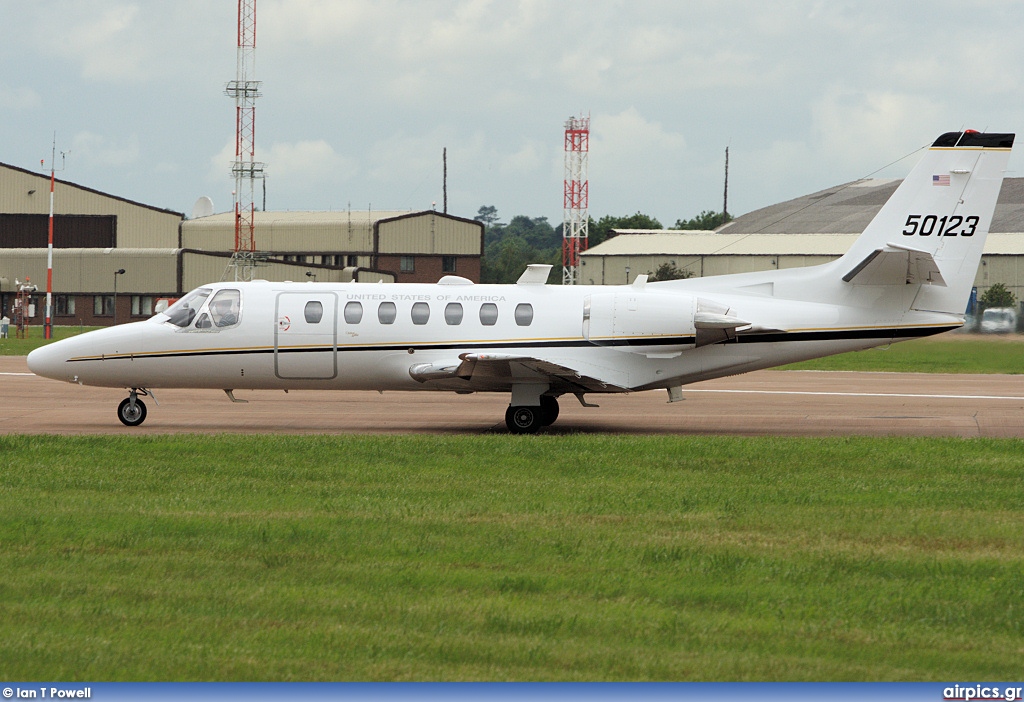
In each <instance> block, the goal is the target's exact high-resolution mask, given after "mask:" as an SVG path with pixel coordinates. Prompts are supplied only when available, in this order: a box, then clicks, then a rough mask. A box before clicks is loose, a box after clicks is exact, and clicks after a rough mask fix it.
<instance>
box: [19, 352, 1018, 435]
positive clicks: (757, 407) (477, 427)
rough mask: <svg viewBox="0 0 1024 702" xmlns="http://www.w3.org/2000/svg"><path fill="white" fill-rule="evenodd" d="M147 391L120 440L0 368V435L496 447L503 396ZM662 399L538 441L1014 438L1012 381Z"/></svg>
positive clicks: (768, 378)
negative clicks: (359, 437) (300, 437)
mask: <svg viewBox="0 0 1024 702" xmlns="http://www.w3.org/2000/svg"><path fill="white" fill-rule="evenodd" d="M235 395H236V397H238V398H239V399H246V400H249V403H248V404H232V403H231V402H230V401H229V400H228V399H227V397H226V396H225V395H224V394H223V393H221V392H218V391H215V390H162V391H160V390H158V391H157V392H156V397H157V399H158V400H159V401H160V405H159V406H158V405H157V404H156V403H155V402H153V400H152V398H145V401H146V404H147V406H148V408H149V417H148V418H147V419H146V422H145V424H143V425H142V426H141V427H136V428H134V429H131V428H128V427H125V426H123V425H122V424H121V423H120V422H119V421H118V420H117V415H116V409H117V404H118V403H119V402H120V401H121V400H122V399H124V398H125V397H126V396H127V392H126V391H124V390H118V389H115V388H90V387H81V386H77V385H71V384H69V383H62V382H58V381H55V380H48V379H44V378H39V377H37V376H35V375H33V374H32V373H30V372H29V370H28V367H27V366H26V365H25V359H24V357H19V356H9V357H0V407H2V408H0V434H68V435H72V434H125V435H132V436H135V435H143V434H179V433H239V434H241V433H255V434H347V433H394V434H402V433H467V434H475V433H485V432H496V433H506V432H507V430H506V429H505V423H504V412H505V407H506V406H507V405H508V396H507V395H488V394H477V395H465V396H459V395H454V394H452V393H440V392H408V393H398V392H389V393H385V394H383V395H381V394H378V393H373V392H347V391H309V390H303V391H293V392H291V393H287V394H285V393H283V392H280V391H269V390H254V391H237V392H236V393H235ZM683 396H684V397H685V398H686V399H685V401H683V402H677V403H674V404H668V403H667V402H666V399H667V397H666V394H665V393H664V392H660V391H659V392H644V393H636V394H630V395H588V396H587V399H588V401H590V402H596V403H597V404H599V405H600V408H585V407H581V406H580V405H579V403H578V402H577V401H576V399H575V398H573V397H563V398H561V400H560V405H561V416H560V417H559V419H558V421H557V422H556V423H555V425H554V426H552V427H549V428H548V429H546V430H544V433H549V434H552V433H553V434H562V433H570V432H583V433H593V432H612V433H621V434H720V435H739V436H743V435H749V436H753V435H781V436H831V435H865V436H887V435H892V436H897V435H898V436H959V437H971V436H985V437H1017V436H1024V376H1018V375H942V374H918V373H846V372H827V373H825V372H814V371H759V372H756V373H749V374H746V375H741V376H736V377H734V378H723V379H720V380H714V381H709V382H705V383H698V384H696V385H690V386H685V387H684V388H683Z"/></svg>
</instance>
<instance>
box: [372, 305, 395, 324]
mask: <svg viewBox="0 0 1024 702" xmlns="http://www.w3.org/2000/svg"><path fill="white" fill-rule="evenodd" d="M397 317H398V309H397V308H396V307H395V303H393V302H382V303H380V307H378V308H377V321H379V322H380V323H381V324H394V323H395V318H397Z"/></svg>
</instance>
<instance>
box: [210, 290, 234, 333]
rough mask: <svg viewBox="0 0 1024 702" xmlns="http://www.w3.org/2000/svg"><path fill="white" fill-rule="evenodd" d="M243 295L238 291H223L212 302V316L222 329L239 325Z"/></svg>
mask: <svg viewBox="0 0 1024 702" xmlns="http://www.w3.org/2000/svg"><path fill="white" fill-rule="evenodd" d="M241 301H242V294H241V293H240V292H239V291H238V290H221V291H220V292H218V293H217V294H216V295H214V296H213V299H212V300H210V316H211V317H212V318H213V323H214V324H215V325H216V326H217V327H218V328H220V329H223V328H224V327H233V326H234V325H236V324H238V313H239V311H240V309H241Z"/></svg>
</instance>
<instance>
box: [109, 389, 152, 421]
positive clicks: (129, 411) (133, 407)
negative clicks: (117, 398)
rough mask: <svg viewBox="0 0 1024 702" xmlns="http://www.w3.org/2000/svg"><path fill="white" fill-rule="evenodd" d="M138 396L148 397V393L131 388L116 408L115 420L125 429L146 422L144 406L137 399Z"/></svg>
mask: <svg viewBox="0 0 1024 702" xmlns="http://www.w3.org/2000/svg"><path fill="white" fill-rule="evenodd" d="M140 394H141V395H147V396H148V395H149V394H150V393H149V392H148V391H146V390H145V388H132V389H131V391H130V392H129V393H128V397H126V398H125V399H123V400H121V404H119V405H118V406H117V418H118V419H120V420H121V423H122V424H124V425H125V426H127V427H137V426H139V425H140V424H142V423H143V422H144V421H145V420H146V404H145V403H144V402H143V401H142V400H140V399H139V395H140ZM154 399H155V398H154Z"/></svg>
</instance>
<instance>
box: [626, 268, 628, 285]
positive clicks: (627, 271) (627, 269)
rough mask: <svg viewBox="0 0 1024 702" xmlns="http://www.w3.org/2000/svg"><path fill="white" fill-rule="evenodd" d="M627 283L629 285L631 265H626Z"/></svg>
mask: <svg viewBox="0 0 1024 702" xmlns="http://www.w3.org/2000/svg"><path fill="white" fill-rule="evenodd" d="M626 285H629V266H626Z"/></svg>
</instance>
